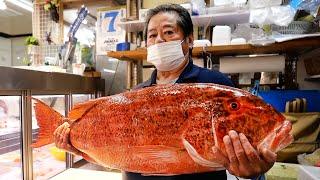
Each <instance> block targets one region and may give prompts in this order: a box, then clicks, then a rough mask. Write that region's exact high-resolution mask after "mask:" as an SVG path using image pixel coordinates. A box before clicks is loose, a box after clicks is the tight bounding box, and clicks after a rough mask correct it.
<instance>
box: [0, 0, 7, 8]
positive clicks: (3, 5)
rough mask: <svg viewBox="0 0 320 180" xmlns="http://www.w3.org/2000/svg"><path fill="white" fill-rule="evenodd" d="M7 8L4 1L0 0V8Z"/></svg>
mask: <svg viewBox="0 0 320 180" xmlns="http://www.w3.org/2000/svg"><path fill="white" fill-rule="evenodd" d="M5 9H7V5H6V3H4V0H0V10H5Z"/></svg>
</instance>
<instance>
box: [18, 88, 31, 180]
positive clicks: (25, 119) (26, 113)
mask: <svg viewBox="0 0 320 180" xmlns="http://www.w3.org/2000/svg"><path fill="white" fill-rule="evenodd" d="M30 97H31V91H30V90H24V91H22V95H21V104H20V105H21V109H20V110H21V118H22V119H21V128H22V130H21V137H22V147H21V151H22V167H23V168H22V171H23V179H24V180H32V179H33V168H32V165H33V160H32V148H31V143H32V104H31V98H30Z"/></svg>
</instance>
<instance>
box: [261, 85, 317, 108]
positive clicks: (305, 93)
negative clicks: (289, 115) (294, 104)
mask: <svg viewBox="0 0 320 180" xmlns="http://www.w3.org/2000/svg"><path fill="white" fill-rule="evenodd" d="M259 96H261V97H262V98H263V100H264V101H265V102H267V103H269V104H271V105H272V106H273V107H275V108H276V109H277V110H278V111H279V112H285V106H286V102H287V101H291V100H294V99H295V98H306V99H307V112H320V106H319V104H320V91H318V90H272V91H260V92H259Z"/></svg>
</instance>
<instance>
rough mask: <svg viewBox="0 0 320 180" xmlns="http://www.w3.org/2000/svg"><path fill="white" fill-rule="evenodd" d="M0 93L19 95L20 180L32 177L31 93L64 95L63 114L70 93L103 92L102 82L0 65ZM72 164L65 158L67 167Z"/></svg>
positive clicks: (67, 107) (70, 104)
mask: <svg viewBox="0 0 320 180" xmlns="http://www.w3.org/2000/svg"><path fill="white" fill-rule="evenodd" d="M0 75H1V78H0V95H1V96H20V97H21V101H20V112H21V137H22V141H21V142H22V143H21V151H22V174H23V179H24V180H33V160H32V159H33V158H32V148H31V143H32V102H31V98H30V97H32V95H58V94H59V95H66V97H67V98H66V101H65V103H66V114H67V113H68V112H69V111H70V109H71V108H72V103H73V102H72V94H73V93H77V94H94V95H95V96H96V97H99V96H101V95H102V94H104V90H105V82H104V80H103V79H99V78H88V77H82V76H78V75H72V74H65V73H47V72H40V71H32V70H25V69H18V68H11V67H2V66H0ZM72 164H73V159H72V157H69V158H68V159H67V164H66V166H67V167H71V166H72Z"/></svg>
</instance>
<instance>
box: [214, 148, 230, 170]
mask: <svg viewBox="0 0 320 180" xmlns="http://www.w3.org/2000/svg"><path fill="white" fill-rule="evenodd" d="M212 152H213V154H214V155H215V161H216V162H218V163H219V164H221V165H223V166H224V167H228V166H229V159H228V158H227V157H225V156H224V155H223V154H222V152H221V151H220V150H219V149H218V148H217V147H215V146H213V147H212Z"/></svg>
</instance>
